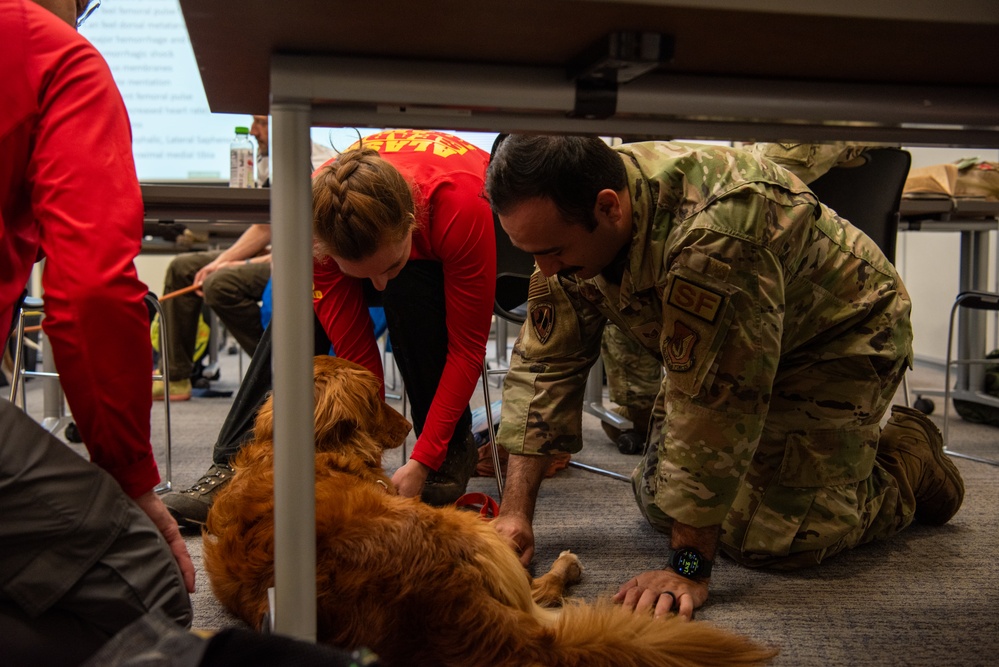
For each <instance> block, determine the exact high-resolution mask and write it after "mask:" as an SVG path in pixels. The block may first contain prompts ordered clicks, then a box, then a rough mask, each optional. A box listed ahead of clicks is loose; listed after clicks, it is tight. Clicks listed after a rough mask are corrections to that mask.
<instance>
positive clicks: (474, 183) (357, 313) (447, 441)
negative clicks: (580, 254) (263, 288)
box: [164, 130, 496, 525]
mask: <svg viewBox="0 0 999 667" xmlns="http://www.w3.org/2000/svg"><path fill="white" fill-rule="evenodd" d="M488 161H489V156H488V154H487V153H486V152H485V151H483V150H481V149H479V148H477V147H475V146H473V145H471V144H468V143H466V142H465V141H463V140H461V139H460V138H458V137H455V136H452V135H449V134H445V133H443V132H433V131H424V130H389V131H385V132H380V133H377V134H374V135H371V136H369V137H366V138H364V139H362V140H361V141H360V142H359V143H358V144H356V145H355V146H353V147H351V149H349V150H347V151H345V152H344V153H343V154H341V155H340V156H339V157H337V158H335V159H334V160H330V161H329V162H327V163H326V164H324V165H323V166H322V167H320V168H319V169H318V170H316V172H315V173H314V174H313V179H312V195H313V232H314V236H315V245H316V257H315V262H314V265H313V275H314V278H313V281H314V285H313V299H314V306H315V313H316V317H317V321H318V325H319V330H320V331H321V333H324V334H326V336H325V337H322V336H321V337H320V340H319V342H318V343H317V347H316V353H317V354H325V353H327V352H328V351H329V343H328V342H327V340H328V341H331V342H332V346H333V350H334V351H335V353H336V354H337V355H338V356H342V357H344V358H346V359H349V360H351V361H354V362H356V363H359V364H361V365H362V366H364V367H366V368H368V369H369V370H371V371H372V372H374V373H375V374H376V375H378V376H379V377H384V372H383V369H382V365H381V357H380V355H379V352H378V346H377V343H376V341H375V337H374V334H373V327H372V323H371V319H370V317H369V315H368V310H367V309H368V306H372V305H381V306H383V307H384V308H385V316H386V319H387V320H388V331H389V337H390V339H391V341H392V352H393V356H394V357H395V360H396V363H398V365H399V370H400V372H401V374H402V377H403V381H404V383H405V386H406V393H407V395H408V397H409V400H410V403H411V405H412V417H413V423H414V426H415V429H416V433H417V440H416V445H415V446H414V448H413V452H412V455H411V457H410V459H409V461H408V462H407V463H406V464H405V465H403V466H402V467H401V468H399V469H398V470H397V471H396V473H395V474H394V476H393V478H392V481H393V482H394V483H395V485H396V487H397V489H398V490H399V492H400V493H401V494H403V495H406V496H420V497H421V498H422V499H423V500H424V501H425V502H427V503H430V504H434V505H444V504H448V503H452V502H454V501H455V500H457V499H458V498H459V497H460V496H461V495H462V494H463V493H464V492H465V486H466V484H467V483H468V479H469V478H470V477H471V475H472V474H473V473H474V470H475V465H476V463H477V460H478V451H477V447H476V445H475V441H474V439H473V438H472V435H471V431H470V427H471V412H470V411H469V409H468V401H469V399H470V398H471V396H472V393H473V392H474V390H475V387H476V384H477V382H478V381H479V378H480V377H481V372H482V360H483V358H484V357H485V351H486V343H487V341H488V338H489V329H490V326H491V321H492V312H493V301H494V298H495V286H496V237H495V231H494V226H493V217H492V212H491V211H490V208H489V204H488V203H487V202H486V201H485V199H484V198H483V197H482V192H483V179H484V177H485V170H486V166H487V164H488ZM270 344H271V343H270V330H269V329H268V331H266V332H265V333H264V338H263V339H261V342H260V345H258V347H257V352H256V354H254V356H253V360H252V362H251V364H250V368H249V369H248V370H247V374H246V378H245V379H244V381H243V384H242V385H241V387H240V390H239V392H238V393H237V396H236V398H235V399H234V402H233V407H232V410H231V411H230V413H229V417H228V418H227V419H226V423H225V424H224V425H223V427H222V431H221V433H220V434H219V439H218V441H217V442H216V444H215V448H214V453H213V461H214V463H213V465H212V466H211V468H210V469H209V470H208V472H207V474H206V475H205V476H204V477H202V478H201V479H200V480H198V482H197V483H196V484H195V485H194V486H193V487H192V488H190V489H188V490H186V491H182V492H178V493H171V494H168V495H167V496H165V497H164V502H165V503H166V505H167V507H168V508H169V509H170V511H171V512H172V513H173V515H174V516H175V517H176V518H177V519H178V521H180V522H181V523H182V524H184V523H186V524H193V525H201V524H203V523H204V521H205V519H206V517H207V516H208V509H209V508H210V507H211V502H212V498H213V496H214V493H215V491H216V490H217V489H218V488H220V486H221V485H223V484H224V483H225V482H226V481H227V480H228V479H229V478H230V476H231V475H232V469H231V468H230V467H229V461H230V460H231V459H232V457H233V456H235V454H236V452H237V451H238V450H239V447H240V445H241V444H242V443H243V442H244V441H245V440H246V438H247V434H248V433H249V430H250V428H251V427H252V419H253V415H254V414H255V413H256V409H257V407H258V406H259V403H260V402H261V401H262V400H263V398H264V396H265V395H266V393H267V391H268V390H269V389H270V387H271V376H270Z"/></svg>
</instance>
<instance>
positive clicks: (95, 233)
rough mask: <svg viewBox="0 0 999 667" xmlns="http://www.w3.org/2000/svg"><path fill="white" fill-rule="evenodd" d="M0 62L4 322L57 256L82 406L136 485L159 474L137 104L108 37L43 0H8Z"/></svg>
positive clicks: (67, 384)
mask: <svg viewBox="0 0 999 667" xmlns="http://www.w3.org/2000/svg"><path fill="white" fill-rule="evenodd" d="M0 63H3V66H2V67H0V331H2V332H3V333H4V334H6V332H7V327H8V325H9V323H10V322H11V317H12V315H13V307H14V304H15V302H16V300H17V298H18V296H19V295H20V293H21V290H22V289H24V287H25V285H26V284H27V281H28V279H29V277H30V274H31V269H32V266H33V265H34V263H35V262H36V260H38V259H41V258H43V257H44V258H46V261H45V268H44V272H43V274H42V287H43V289H44V299H45V319H44V323H43V325H42V326H43V328H44V330H45V334H46V335H47V336H48V339H49V345H51V349H52V354H53V356H54V359H55V363H56V367H57V368H58V370H59V375H60V382H61V384H62V387H63V389H64V391H65V393H66V399H67V401H68V402H69V406H70V408H71V410H72V412H73V419H74V421H75V422H76V424H77V426H78V427H79V429H80V433H81V435H82V436H83V440H84V442H85V443H86V446H87V449H88V451H89V452H90V457H91V460H92V461H93V462H94V463H96V464H97V465H99V466H100V467H102V468H104V469H105V470H107V471H108V472H109V473H111V475H112V476H114V477H115V479H117V480H118V482H119V483H120V484H121V486H122V488H123V489H124V490H125V492H126V493H128V494H129V495H130V496H132V497H136V496H138V495H141V494H142V493H144V492H146V491H148V490H149V489H151V488H152V487H153V486H155V485H156V484H157V483H158V482H159V480H160V476H159V472H158V471H157V468H156V462H155V460H154V459H153V453H152V448H151V446H150V442H149V428H150V426H149V411H150V409H151V404H152V397H151V393H150V391H149V382H150V380H149V377H150V372H151V368H152V366H151V363H152V362H151V359H152V351H151V348H150V343H149V318H148V315H147V314H146V307H145V305H144V304H143V297H144V295H145V293H146V291H147V290H146V286H145V285H143V284H142V283H141V282H140V281H139V279H138V276H137V274H136V271H135V267H134V265H133V260H134V258H135V256H136V255H137V254H138V253H139V250H140V247H141V240H142V217H143V207H142V196H141V193H140V191H139V184H138V180H137V178H136V174H135V165H134V162H133V160H132V135H131V129H130V127H129V121H128V115H127V113H126V111H125V106H124V103H123V102H122V99H121V95H120V94H119V92H118V89H117V87H116V86H115V83H114V80H113V79H112V78H111V72H110V71H109V70H108V67H107V64H106V63H105V62H104V59H103V58H102V57H101V56H100V54H99V53H98V52H97V50H96V49H95V48H94V47H93V46H92V45H91V44H90V43H89V42H88V41H87V40H86V39H85V38H84V37H82V36H81V35H79V34H78V33H77V32H76V31H75V30H73V29H72V28H71V27H70V26H68V25H66V24H65V23H64V22H63V21H61V20H60V19H58V18H57V17H56V16H55V15H53V14H51V13H50V12H48V11H46V10H45V9H42V8H41V7H39V6H38V5H36V4H35V3H33V2H29V1H28V0H0ZM11 446H17V443H11Z"/></svg>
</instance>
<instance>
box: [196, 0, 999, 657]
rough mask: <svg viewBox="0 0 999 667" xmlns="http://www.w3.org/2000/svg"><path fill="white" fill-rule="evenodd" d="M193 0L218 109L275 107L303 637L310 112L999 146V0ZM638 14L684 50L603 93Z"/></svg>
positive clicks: (516, 125) (286, 564)
mask: <svg viewBox="0 0 999 667" xmlns="http://www.w3.org/2000/svg"><path fill="white" fill-rule="evenodd" d="M180 3H181V9H182V11H183V13H184V20H185V22H186V23H187V27H188V31H189V34H190V37H191V43H192V46H193V47H194V53H195V57H196V59H197V61H198V66H199V69H200V71H201V74H202V80H203V82H204V84H205V90H206V93H207V96H208V101H209V105H210V107H211V109H212V111H215V112H233V113H243V114H264V113H267V112H268V108H269V110H270V113H271V119H272V121H271V122H272V124H271V146H272V165H273V167H274V178H273V179H272V189H271V193H272V201H271V211H272V219H273V220H274V224H275V232H274V243H273V248H274V252H273V266H274V274H273V279H274V283H273V286H274V304H275V310H274V322H275V325H274V332H273V333H274V359H273V365H274V384H275V391H274V396H275V401H274V413H275V434H274V439H275V442H276V443H278V446H277V447H276V448H275V449H276V457H275V463H274V468H275V491H274V496H275V497H274V500H275V514H276V521H275V523H276V526H275V604H274V612H275V613H274V623H273V627H274V629H275V630H276V631H277V632H280V633H283V634H288V635H292V636H295V637H299V638H303V639H314V638H315V633H316V629H315V625H316V623H315V618H316V610H315V580H314V571H315V533H314V530H313V526H314V516H315V502H314V498H313V496H312V492H311V488H312V486H311V484H308V483H305V482H306V481H307V480H311V479H312V477H313V455H312V446H311V443H312V439H313V433H312V430H313V429H312V420H313V417H312V412H311V409H310V406H311V405H312V401H313V398H312V386H311V385H312V382H311V370H312V369H311V358H310V356H309V354H308V350H311V347H310V346H311V331H309V330H308V328H307V327H301V326H296V325H295V324H294V323H296V322H306V321H309V319H310V318H311V304H310V303H309V300H308V294H309V285H310V283H311V271H312V264H311V250H312V244H311V233H310V225H309V224H308V221H309V220H311V193H310V191H309V178H308V177H309V172H308V169H307V165H308V159H307V158H308V155H309V128H310V127H311V126H312V125H357V126H367V127H393V126H395V127H414V128H442V129H443V128H449V129H456V130H493V131H524V132H526V131H534V132H576V133H589V134H602V135H616V136H626V137H630V138H635V137H640V136H655V137H659V138H664V137H675V136H680V137H684V138H690V139H729V140H758V141H764V140H791V139H796V140H802V141H826V140H834V139H853V140H870V141H884V142H894V143H907V144H910V145H912V144H925V145H966V146H979V147H992V146H999V125H997V124H996V118H999V68H995V67H987V66H975V67H971V66H968V63H978V64H981V63H995V62H999V39H996V35H997V26H999V12H997V11H996V8H995V5H994V3H993V1H992V0H952V1H951V2H947V3H930V2H922V3H901V2H891V3H871V2H865V1H864V0H812V1H811V2H801V1H795V0H742V1H741V2H736V1H735V0H699V1H698V0H602V1H601V0H544V1H537V0H478V1H477V2H467V0H435V2H433V3H418V2H410V1H409V0H371V1H369V2H364V3H348V4H339V5H336V6H335V7H334V6H332V5H329V4H328V3H322V2H316V1H315V0H289V1H288V2H285V3H283V4H282V5H281V7H280V11H275V10H274V5H273V4H272V3H268V2H264V0H250V1H248V2H245V3H242V4H241V5H240V6H239V8H238V10H236V9H233V7H232V4H231V3H229V2H226V1H225V0H180ZM636 27H640V28H641V30H642V31H648V32H653V33H657V34H665V35H669V36H670V37H671V38H673V40H674V44H673V48H672V49H670V50H669V51H670V52H669V53H666V54H663V53H662V51H661V52H660V55H661V56H663V57H662V58H661V59H660V60H661V64H660V65H659V66H658V67H656V68H654V69H655V70H656V71H652V72H650V73H648V74H645V75H643V76H641V77H639V78H638V79H636V80H633V81H630V82H628V83H626V84H620V85H611V86H605V87H603V88H602V89H601V91H602V92H603V93H604V96H603V97H600V96H599V95H598V97H599V99H598V100H596V102H598V103H597V104H595V105H592V103H594V101H595V100H594V99H593V98H594V95H593V92H594V91H593V88H592V86H591V85H590V84H592V83H593V80H592V77H591V76H589V75H587V73H586V72H587V66H588V65H593V64H599V61H600V57H599V55H598V56H596V57H595V58H591V59H590V60H588V61H586V62H582V61H579V60H577V59H578V58H579V57H580V55H581V54H583V53H584V52H585V51H586V50H587V49H588V48H589V47H591V46H593V45H594V44H597V43H599V42H600V41H601V40H602V39H604V38H605V37H607V36H608V35H609V34H611V33H614V34H616V33H617V31H635V30H636ZM788 35H797V36H807V44H808V48H801V44H802V39H788ZM761 43H762V44H765V48H761V46H760V45H761ZM917 44H918V45H919V48H918V55H919V58H918V63H915V62H914V60H916V59H915V58H914V53H915V51H914V50H913V45H917ZM615 77H616V75H615ZM598 88H599V86H598ZM594 106H595V107H596V110H595V111H594V110H593V109H594ZM587 110H589V111H590V113H587ZM286 323H287V325H286Z"/></svg>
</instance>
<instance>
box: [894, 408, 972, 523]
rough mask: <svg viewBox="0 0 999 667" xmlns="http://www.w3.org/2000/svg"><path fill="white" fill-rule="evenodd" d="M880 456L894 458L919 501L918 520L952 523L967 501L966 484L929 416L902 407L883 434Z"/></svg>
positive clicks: (900, 481) (896, 410)
mask: <svg viewBox="0 0 999 667" xmlns="http://www.w3.org/2000/svg"><path fill="white" fill-rule="evenodd" d="M878 454H882V455H888V456H893V457H894V458H895V459H896V460H897V461H898V463H899V466H898V468H899V470H900V471H901V472H902V473H903V474H904V475H905V477H906V479H905V480H898V481H899V484H900V485H901V484H903V483H905V484H908V485H909V486H910V487H911V488H912V494H913V496H914V497H915V501H916V520H917V521H919V522H920V523H924V524H927V525H930V526H942V525H943V524H945V523H947V522H948V521H950V519H951V517H953V516H954V515H955V514H956V513H957V510H958V509H960V507H961V502H962V501H963V500H964V481H963V480H962V479H961V473H959V472H958V470H957V466H955V465H954V462H953V461H951V460H950V457H949V456H947V454H945V453H944V445H943V437H942V436H941V435H940V430H939V429H938V428H937V427H936V425H935V424H934V423H933V422H931V421H930V420H929V419H928V418H927V417H926V415H924V414H923V413H922V412H919V411H918V410H913V409H912V408H907V407H904V406H901V405H896V406H893V407H892V409H891V418H890V419H889V420H888V423H887V424H885V427H884V429H883V430H882V431H881V438H880V440H879V441H878Z"/></svg>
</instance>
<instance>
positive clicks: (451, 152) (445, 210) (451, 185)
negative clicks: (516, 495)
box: [313, 130, 496, 470]
mask: <svg viewBox="0 0 999 667" xmlns="http://www.w3.org/2000/svg"><path fill="white" fill-rule="evenodd" d="M363 143H364V145H365V146H367V147H370V148H373V149H375V150H377V151H378V152H379V153H380V154H381V156H382V157H383V158H384V159H385V160H387V161H388V162H390V163H391V164H392V165H393V166H394V167H395V168H396V169H398V170H399V172H400V173H401V174H402V175H403V177H404V178H405V179H406V181H407V182H408V183H409V184H410V185H411V187H412V190H413V194H414V201H415V204H416V210H417V215H418V222H419V227H418V229H417V230H416V231H414V232H413V248H412V251H411V252H410V255H409V259H410V260H432V261H437V262H440V263H441V264H442V265H443V267H444V290H445V308H446V310H447V316H446V317H447V332H448V353H447V361H446V363H445V366H444V373H443V375H442V376H441V380H440V384H439V385H438V387H437V393H436V394H435V395H434V399H433V402H432V403H431V406H430V410H429V412H428V413H427V419H426V423H425V424H424V428H423V432H422V433H420V434H419V436H418V438H417V440H416V445H415V446H414V447H413V453H412V458H414V459H416V460H417V461H419V462H420V463H423V464H424V465H427V466H429V467H430V468H432V469H434V470H436V469H437V468H439V467H440V465H441V463H443V462H444V457H445V455H446V454H447V443H448V441H449V440H450V439H451V436H452V434H453V433H454V427H455V423H456V422H457V421H458V418H459V417H460V416H461V413H462V412H463V411H464V409H465V408H466V407H467V406H468V401H469V399H470V398H471V396H472V393H473V391H474V390H475V386H476V383H477V382H478V380H479V378H480V377H481V372H482V360H483V358H484V357H485V353H486V343H487V341H488V339H489V328H490V322H491V319H492V312H493V300H494V298H495V291H496V237H495V235H494V234H495V232H494V229H493V218H492V213H491V211H490V209H489V204H488V203H487V202H486V201H485V199H484V198H483V197H482V193H483V180H484V177H485V171H486V166H487V164H488V161H489V156H488V154H487V153H486V152H485V151H483V150H481V149H479V148H477V147H475V146H473V145H471V144H468V143H466V142H465V141H463V140H461V139H459V138H458V137H455V136H452V135H449V134H444V133H442V132H428V131H423V130H391V131H386V132H380V133H377V134H374V135H372V136H370V137H367V138H365V139H364V140H363ZM421 214H422V215H421ZM313 275H314V278H313V280H314V283H315V291H314V296H315V297H316V298H314V305H315V309H316V314H317V315H318V316H319V320H320V321H321V322H322V323H323V327H324V328H325V329H326V333H327V334H328V335H329V337H330V340H331V341H332V342H333V349H334V350H336V353H337V356H341V357H344V358H346V359H350V360H351V361H354V362H356V363H359V364H361V365H362V366H364V367H365V368H368V369H370V370H371V371H373V372H374V373H376V374H377V375H378V376H379V377H384V375H383V370H382V364H381V357H380V356H379V354H378V346H377V343H376V341H375V338H374V334H373V331H372V326H371V321H370V318H369V316H368V311H367V306H366V304H365V301H364V295H363V294H362V287H361V284H362V281H361V280H359V279H356V278H351V277H348V276H345V275H344V274H343V273H341V271H340V268H339V267H338V266H337V264H336V262H334V261H333V260H331V259H327V260H325V261H316V262H315V264H314V266H313ZM413 326H419V322H414V323H413Z"/></svg>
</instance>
